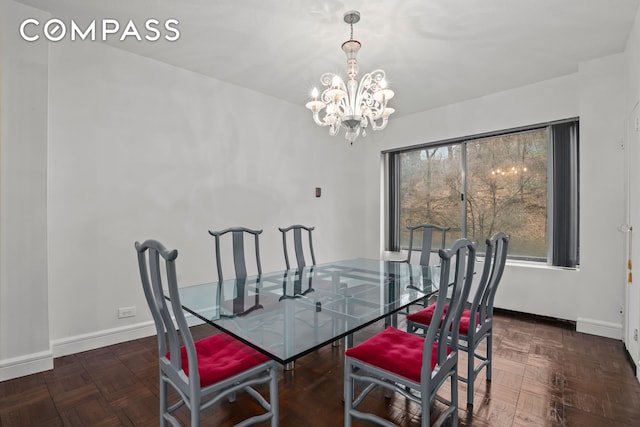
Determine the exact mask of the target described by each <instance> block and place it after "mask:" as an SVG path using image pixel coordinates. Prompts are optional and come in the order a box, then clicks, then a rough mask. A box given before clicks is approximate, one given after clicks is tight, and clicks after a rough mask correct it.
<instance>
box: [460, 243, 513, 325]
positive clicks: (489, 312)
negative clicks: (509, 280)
mask: <svg viewBox="0 0 640 427" xmlns="http://www.w3.org/2000/svg"><path fill="white" fill-rule="evenodd" d="M486 244H487V249H486V252H485V257H484V267H483V269H482V276H481V278H480V282H478V288H477V289H476V293H475V296H474V298H473V301H472V302H471V309H470V310H469V311H470V313H469V315H470V319H473V318H474V317H476V316H477V318H478V324H479V325H482V324H484V323H485V322H487V321H490V320H491V318H492V317H493V300H494V298H495V296H496V291H497V290H498V284H499V283H500V280H501V279H502V273H503V272H504V267H505V264H506V262H507V249H508V247H509V236H508V235H507V234H504V233H496V234H494V235H493V236H491V238H489V239H487V241H486Z"/></svg>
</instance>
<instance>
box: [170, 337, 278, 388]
mask: <svg viewBox="0 0 640 427" xmlns="http://www.w3.org/2000/svg"><path fill="white" fill-rule="evenodd" d="M194 344H195V347H196V353H197V354H198V372H199V373H200V386H201V387H206V386H209V385H211V384H214V383H217V382H220V381H222V380H225V379H227V378H230V377H232V376H234V375H237V374H239V373H241V372H244V371H246V370H247V369H250V368H253V367H254V366H257V365H260V364H261V363H264V362H266V361H268V360H269V358H268V357H267V356H265V355H264V354H262V353H260V352H258V351H256V350H254V349H252V348H251V347H249V346H248V345H246V344H244V343H242V342H240V341H238V340H236V339H235V338H233V337H231V336H229V335H227V334H223V333H220V334H216V335H212V336H210V337H207V338H204V339H201V340H199V341H196V342H195V343H194ZM180 356H181V357H182V369H183V370H184V373H185V374H186V375H187V376H188V375H189V363H188V360H187V350H186V349H185V348H184V346H183V347H181V348H180ZM167 357H169V355H167Z"/></svg>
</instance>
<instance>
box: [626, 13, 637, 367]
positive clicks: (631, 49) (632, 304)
mask: <svg viewBox="0 0 640 427" xmlns="http://www.w3.org/2000/svg"><path fill="white" fill-rule="evenodd" d="M625 52H626V55H627V79H626V80H627V91H626V92H627V97H626V109H625V113H626V118H627V123H626V127H627V138H628V141H627V147H628V150H627V153H628V155H629V158H628V159H627V168H628V174H629V183H628V187H627V191H628V193H629V203H628V207H629V218H628V221H629V224H631V225H633V226H635V232H634V233H633V234H632V236H631V237H632V239H633V241H632V248H638V247H639V246H640V233H638V228H639V224H640V186H639V183H640V167H638V165H639V164H640V132H639V131H638V125H637V121H638V120H640V105H638V102H639V100H640V10H638V13H637V15H636V20H635V26H634V29H633V31H632V32H631V34H630V36H629V39H628V41H627V47H626V50H625ZM627 255H628V257H629V258H630V259H631V260H632V266H634V267H636V269H635V275H634V276H635V277H633V280H632V281H631V283H625V287H626V291H627V293H626V298H627V301H626V302H627V304H626V307H625V309H626V312H625V316H626V324H625V326H626V328H625V335H624V341H625V344H626V347H627V351H628V352H629V354H630V355H631V357H632V358H633V359H634V360H635V363H636V374H637V376H638V378H640V346H639V345H638V340H637V338H636V337H635V336H634V335H635V331H636V330H638V329H640V279H639V278H638V268H637V266H640V251H638V250H637V249H636V250H635V251H633V250H632V254H627Z"/></svg>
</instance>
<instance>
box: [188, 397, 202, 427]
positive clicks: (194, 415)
mask: <svg viewBox="0 0 640 427" xmlns="http://www.w3.org/2000/svg"><path fill="white" fill-rule="evenodd" d="M190 399H191V427H200V397H199V396H198V400H196V399H194V398H193V397H190Z"/></svg>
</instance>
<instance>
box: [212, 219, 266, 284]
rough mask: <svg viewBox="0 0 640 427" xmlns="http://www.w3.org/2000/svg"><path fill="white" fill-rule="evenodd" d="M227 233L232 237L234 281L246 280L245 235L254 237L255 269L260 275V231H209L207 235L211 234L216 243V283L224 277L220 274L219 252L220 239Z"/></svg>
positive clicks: (237, 229) (235, 228)
mask: <svg viewBox="0 0 640 427" xmlns="http://www.w3.org/2000/svg"><path fill="white" fill-rule="evenodd" d="M227 233H231V237H232V245H233V249H232V252H233V266H234V267H235V271H236V279H246V278H247V263H246V260H245V253H244V236H245V234H249V235H253V236H254V239H255V240H254V246H255V251H256V268H257V270H258V275H262V266H261V265H260V239H259V236H260V233H262V230H251V229H249V228H245V227H231V228H227V229H225V230H221V231H211V230H209V234H211V235H212V236H213V237H214V238H215V241H216V266H217V269H218V281H219V282H222V281H224V276H223V274H222V256H221V250H220V238H221V237H222V236H224V235H225V234H227Z"/></svg>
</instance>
